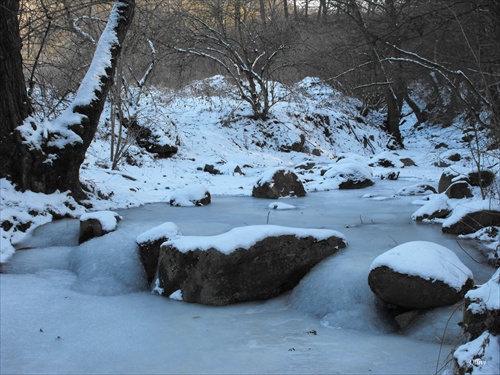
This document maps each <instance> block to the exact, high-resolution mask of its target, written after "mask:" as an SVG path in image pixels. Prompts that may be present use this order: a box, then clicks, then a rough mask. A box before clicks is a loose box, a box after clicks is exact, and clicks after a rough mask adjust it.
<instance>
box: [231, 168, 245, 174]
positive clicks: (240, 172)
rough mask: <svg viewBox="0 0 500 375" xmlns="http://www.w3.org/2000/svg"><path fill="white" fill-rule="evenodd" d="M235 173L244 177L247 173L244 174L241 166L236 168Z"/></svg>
mask: <svg viewBox="0 0 500 375" xmlns="http://www.w3.org/2000/svg"><path fill="white" fill-rule="evenodd" d="M233 172H234V173H238V174H240V175H242V176H244V175H245V173H243V171H242V170H241V168H240V167H239V165H237V166H236V167H234V171H233Z"/></svg>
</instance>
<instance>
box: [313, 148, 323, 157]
mask: <svg viewBox="0 0 500 375" xmlns="http://www.w3.org/2000/svg"><path fill="white" fill-rule="evenodd" d="M312 154H313V155H314V156H321V150H320V149H318V148H314V149H313V150H312Z"/></svg>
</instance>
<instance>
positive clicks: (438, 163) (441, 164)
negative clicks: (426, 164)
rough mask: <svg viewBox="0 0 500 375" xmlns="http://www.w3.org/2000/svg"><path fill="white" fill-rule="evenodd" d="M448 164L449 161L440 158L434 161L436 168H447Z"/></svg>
mask: <svg viewBox="0 0 500 375" xmlns="http://www.w3.org/2000/svg"><path fill="white" fill-rule="evenodd" d="M450 165H451V164H450V163H447V162H445V161H442V160H440V161H436V162H434V166H435V167H438V168H448V167H449V166H450Z"/></svg>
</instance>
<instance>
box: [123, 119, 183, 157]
mask: <svg viewBox="0 0 500 375" xmlns="http://www.w3.org/2000/svg"><path fill="white" fill-rule="evenodd" d="M128 127H129V128H130V129H131V130H132V131H134V133H135V134H136V141H137V144H138V145H139V146H140V147H142V148H144V149H145V150H146V151H147V152H150V153H153V154H156V155H157V156H158V157H160V158H170V157H172V156H174V155H175V154H176V153H177V151H178V150H179V149H178V147H177V146H178V144H179V140H178V139H177V140H176V142H175V144H168V143H165V142H164V138H165V135H166V133H164V132H163V131H161V134H158V132H159V131H160V130H158V129H156V131H155V132H153V131H152V130H151V129H150V128H149V127H147V126H142V125H140V124H139V123H138V122H137V121H132V122H130V124H129V125H128Z"/></svg>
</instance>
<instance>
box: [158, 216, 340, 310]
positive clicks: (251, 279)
mask: <svg viewBox="0 0 500 375" xmlns="http://www.w3.org/2000/svg"><path fill="white" fill-rule="evenodd" d="M345 246H346V241H345V238H344V236H343V235H342V234H341V233H339V232H336V231H333V230H327V229H301V228H289V227H282V226H275V225H254V226H246V227H239V228H234V229H232V230H231V231H229V232H227V233H223V234H220V235H216V236H177V237H175V238H173V239H171V240H169V241H167V242H165V243H164V244H163V245H162V246H161V249H160V257H159V261H158V274H157V277H158V281H157V284H158V285H157V288H156V290H162V291H163V292H162V294H163V295H164V296H167V297H168V296H170V295H171V294H172V293H174V292H176V291H177V290H180V291H181V294H182V298H183V300H184V301H186V302H196V303H202V304H207V305H227V304H231V303H236V302H243V301H251V300H262V299H268V298H272V297H275V296H277V295H279V294H281V293H283V292H285V291H287V290H290V289H292V288H293V287H294V286H295V285H296V284H297V283H298V282H299V281H300V279H301V278H302V277H303V276H304V275H305V274H306V273H307V272H308V271H309V270H310V269H311V268H312V267H313V266H314V265H316V264H317V263H318V262H320V261H321V260H323V259H324V258H326V257H328V256H330V255H332V254H334V253H336V252H337V251H338V250H339V249H341V248H344V247H345Z"/></svg>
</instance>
